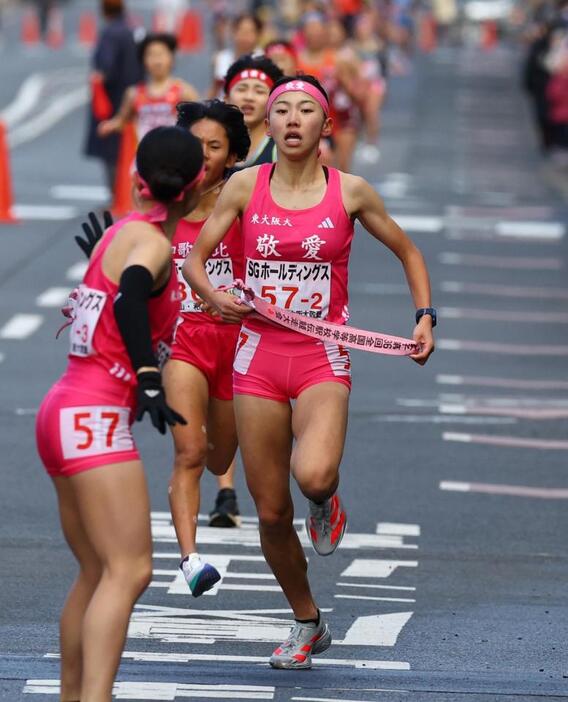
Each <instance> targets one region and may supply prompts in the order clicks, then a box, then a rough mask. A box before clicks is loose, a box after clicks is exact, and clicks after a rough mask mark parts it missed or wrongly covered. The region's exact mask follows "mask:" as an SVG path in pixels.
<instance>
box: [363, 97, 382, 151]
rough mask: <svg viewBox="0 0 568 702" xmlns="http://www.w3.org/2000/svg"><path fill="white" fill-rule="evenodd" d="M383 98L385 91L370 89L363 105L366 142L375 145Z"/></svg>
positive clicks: (377, 137)
mask: <svg viewBox="0 0 568 702" xmlns="http://www.w3.org/2000/svg"><path fill="white" fill-rule="evenodd" d="M384 100H385V91H384V90H383V91H379V90H374V89H373V90H370V91H369V94H368V95H367V98H366V100H365V105H364V110H363V112H364V116H365V127H366V132H367V143H369V144H374V145H375V146H376V145H377V143H378V141H379V133H380V129H381V110H382V107H383V102H384Z"/></svg>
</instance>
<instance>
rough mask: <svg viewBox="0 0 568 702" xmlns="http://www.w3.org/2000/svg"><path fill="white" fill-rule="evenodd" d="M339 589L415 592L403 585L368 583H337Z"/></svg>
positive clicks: (413, 588)
mask: <svg viewBox="0 0 568 702" xmlns="http://www.w3.org/2000/svg"><path fill="white" fill-rule="evenodd" d="M335 584H336V585H337V586H338V587H363V588H369V589H371V590H406V591H410V592H415V591H416V588H415V587H404V586H402V585H367V584H366V583H335Z"/></svg>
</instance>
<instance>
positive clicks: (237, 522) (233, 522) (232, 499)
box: [209, 488, 241, 529]
mask: <svg viewBox="0 0 568 702" xmlns="http://www.w3.org/2000/svg"><path fill="white" fill-rule="evenodd" d="M209 526H210V527H222V528H225V529H230V528H232V527H239V526H241V517H240V512H239V505H238V504H237V493H236V492H235V491H234V490H233V488H223V489H222V490H219V492H218V493H217V499H216V500H215V507H214V508H213V510H212V511H211V512H209Z"/></svg>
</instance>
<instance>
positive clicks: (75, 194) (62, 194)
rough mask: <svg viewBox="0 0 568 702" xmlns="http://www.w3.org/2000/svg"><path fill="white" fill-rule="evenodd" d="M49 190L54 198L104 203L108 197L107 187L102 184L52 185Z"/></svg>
mask: <svg viewBox="0 0 568 702" xmlns="http://www.w3.org/2000/svg"><path fill="white" fill-rule="evenodd" d="M49 192H50V194H51V197H52V198H53V199H54V200H81V201H83V202H102V203H104V202H108V201H109V198H110V193H109V191H108V188H106V187H105V186H104V185H54V186H53V187H52V188H51V189H50V191H49Z"/></svg>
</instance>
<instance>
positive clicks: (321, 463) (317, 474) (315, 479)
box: [291, 382, 349, 502]
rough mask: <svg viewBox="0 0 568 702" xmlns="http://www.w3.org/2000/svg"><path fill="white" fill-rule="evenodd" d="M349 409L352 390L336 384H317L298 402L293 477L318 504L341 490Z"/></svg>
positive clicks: (292, 463) (294, 415)
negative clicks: (340, 475) (341, 468)
mask: <svg viewBox="0 0 568 702" xmlns="http://www.w3.org/2000/svg"><path fill="white" fill-rule="evenodd" d="M348 406H349V389H348V388H347V387H346V386H345V385H343V384H342V383H334V382H330V383H320V384H318V385H313V386H312V387H310V388H308V389H307V390H304V391H303V392H302V393H301V394H300V396H299V397H298V399H297V400H296V405H295V407H294V412H293V413H292V429H293V431H294V437H295V439H296V443H295V445H294V450H293V452H292V462H291V466H292V475H293V476H294V478H295V479H296V481H297V483H298V486H299V488H300V490H301V491H302V493H303V494H304V495H305V496H306V497H307V498H308V499H310V500H313V501H314V502H324V500H326V499H327V498H329V497H331V496H332V495H333V493H334V492H335V491H336V490H337V486H338V484H339V464H340V462H341V457H342V455H343V447H344V445H345V434H346V432H347V412H348Z"/></svg>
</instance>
